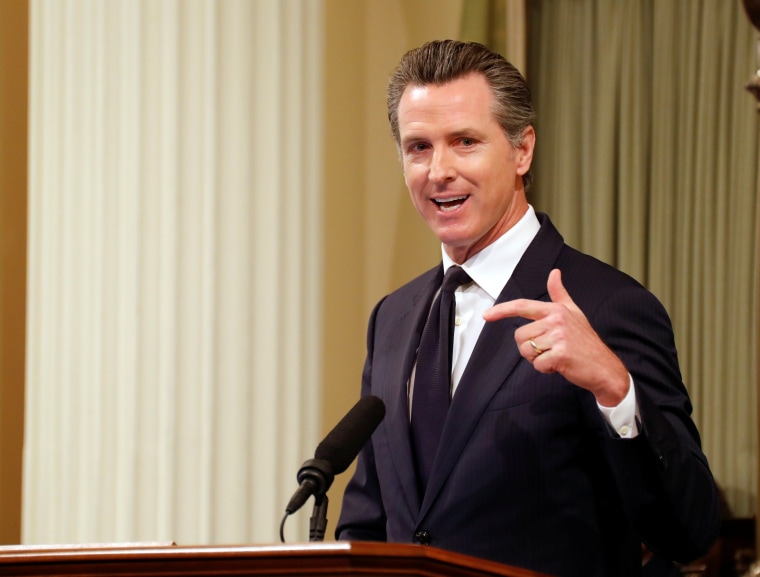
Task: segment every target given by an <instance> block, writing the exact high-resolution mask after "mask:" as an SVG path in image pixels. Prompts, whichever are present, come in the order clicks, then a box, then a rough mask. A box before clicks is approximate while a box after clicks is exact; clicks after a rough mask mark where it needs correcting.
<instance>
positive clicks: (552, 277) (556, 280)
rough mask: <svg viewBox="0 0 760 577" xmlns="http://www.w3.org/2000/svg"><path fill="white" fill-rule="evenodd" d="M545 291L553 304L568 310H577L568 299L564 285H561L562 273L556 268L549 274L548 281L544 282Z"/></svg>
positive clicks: (573, 303) (568, 295) (571, 300)
mask: <svg viewBox="0 0 760 577" xmlns="http://www.w3.org/2000/svg"><path fill="white" fill-rule="evenodd" d="M546 289H547V290H548V291H549V298H550V299H552V302H553V303H560V304H563V305H565V306H568V307H570V308H574V309H575V308H578V307H576V306H575V302H573V299H571V298H570V294H569V293H568V292H567V289H566V288H565V285H563V284H562V273H561V272H560V270H559V269H558V268H555V269H553V270H552V271H551V272H550V273H549V280H548V281H546Z"/></svg>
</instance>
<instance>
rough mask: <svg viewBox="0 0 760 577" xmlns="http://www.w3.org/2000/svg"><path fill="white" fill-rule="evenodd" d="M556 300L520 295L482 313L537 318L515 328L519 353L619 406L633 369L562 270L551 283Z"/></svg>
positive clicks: (556, 271)
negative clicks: (568, 286)
mask: <svg viewBox="0 0 760 577" xmlns="http://www.w3.org/2000/svg"><path fill="white" fill-rule="evenodd" d="M546 287H547V289H548V291H549V298H551V302H548V303H547V302H542V301H533V300H528V299H517V300H513V301H509V302H506V303H501V304H498V305H495V306H493V307H491V308H490V309H488V310H487V311H486V312H485V313H483V318H484V319H485V320H486V321H497V320H500V319H505V318H508V317H523V318H526V319H530V320H532V321H533V322H532V323H528V324H527V325H524V326H522V327H520V328H519V329H517V330H516V331H515V341H516V342H517V348H518V349H519V351H520V354H521V355H522V356H523V357H525V358H526V359H527V360H528V361H530V362H531V363H533V367H534V368H535V369H536V370H537V371H539V372H541V373H555V372H556V373H559V374H561V375H562V376H563V377H565V378H566V379H567V380H568V381H570V382H571V383H573V384H575V385H577V386H579V387H582V388H584V389H588V390H589V391H591V392H592V393H593V394H594V396H595V397H596V400H597V402H598V403H599V404H600V405H602V406H605V407H614V406H616V405H618V404H619V403H620V402H621V401H622V400H623V398H625V395H626V393H627V392H628V387H629V385H630V382H629V377H628V370H627V369H626V368H625V365H623V362H622V361H621V360H620V358H619V357H618V356H617V355H616V354H615V353H613V352H612V351H611V350H610V349H609V347H607V345H605V344H604V343H603V342H602V339H600V338H599V335H597V334H596V331H594V329H593V328H591V325H590V324H589V322H588V319H586V315H584V314H583V312H582V311H581V310H580V309H579V308H578V306H577V305H576V304H575V303H574V302H573V299H571V298H570V295H569V294H568V292H567V290H565V286H564V285H563V284H562V275H561V273H560V271H559V269H554V270H553V271H551V273H549V280H548V281H547V283H546Z"/></svg>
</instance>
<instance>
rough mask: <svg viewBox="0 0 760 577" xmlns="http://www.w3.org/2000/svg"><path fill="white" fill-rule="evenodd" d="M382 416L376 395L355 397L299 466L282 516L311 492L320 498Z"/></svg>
mask: <svg viewBox="0 0 760 577" xmlns="http://www.w3.org/2000/svg"><path fill="white" fill-rule="evenodd" d="M384 417H385V403H383V401H381V400H380V399H379V398H378V397H375V396H371V395H370V396H367V397H362V398H361V399H359V402H357V403H356V404H355V405H354V406H353V408H352V409H351V410H350V411H348V413H346V415H345V416H344V417H343V418H342V419H341V420H340V421H339V422H338V424H337V425H335V427H333V430H332V431H330V432H329V433H327V436H326V437H325V438H324V439H323V440H322V442H321V443H320V444H319V445H317V449H316V451H314V458H313V459H309V460H308V461H306V462H304V464H303V465H302V466H301V469H300V470H299V471H298V475H297V479H298V483H299V484H300V486H299V487H298V490H297V491H296V492H295V493H294V494H293V496H292V497H291V498H290V501H289V502H288V505H287V507H286V508H285V513H286V516H287V515H290V514H292V513H295V512H296V511H298V509H300V508H301V507H302V506H303V504H304V503H306V500H307V499H308V498H309V497H310V496H311V495H315V496H316V497H317V498H320V497H322V496H323V495H324V494H325V493H327V490H328V489H329V488H330V485H332V482H333V480H334V479H335V475H339V474H340V473H342V472H343V471H345V470H346V469H348V466H349V465H350V464H351V463H352V462H353V460H354V459H355V458H356V456H357V455H358V454H359V451H361V448H362V447H363V446H364V445H365V443H366V442H367V441H369V438H370V437H371V436H372V433H374V432H375V429H376V428H377V426H378V425H379V424H380V422H381V421H382V420H383V418H384Z"/></svg>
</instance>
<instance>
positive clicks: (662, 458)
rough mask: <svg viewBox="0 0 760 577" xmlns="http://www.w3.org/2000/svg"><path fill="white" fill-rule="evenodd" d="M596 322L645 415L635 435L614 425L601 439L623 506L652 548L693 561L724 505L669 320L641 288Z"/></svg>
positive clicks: (610, 303) (612, 302)
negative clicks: (623, 436)
mask: <svg viewBox="0 0 760 577" xmlns="http://www.w3.org/2000/svg"><path fill="white" fill-rule="evenodd" d="M592 324H595V328H596V330H597V332H598V333H599V334H600V336H601V337H602V339H603V340H605V342H606V343H607V345H608V346H610V348H612V349H613V350H614V351H615V352H616V353H617V354H618V355H619V356H620V358H621V359H622V360H623V363H624V364H625V365H626V367H627V368H628V370H629V371H630V373H631V375H632V377H633V381H634V386H635V388H636V398H637V402H638V405H639V412H640V416H641V423H640V430H641V432H640V435H639V436H638V437H637V438H635V439H620V438H619V437H618V436H617V435H616V434H615V433H614V432H612V431H610V433H609V435H608V436H607V437H606V439H605V440H604V442H603V449H604V451H605V453H606V455H607V458H608V461H609V463H610V465H611V470H612V472H613V475H614V477H615V479H616V482H617V485H618V491H619V492H620V495H621V498H622V501H623V507H624V509H625V510H626V512H627V515H628V517H629V519H630V521H631V523H632V525H633V527H634V529H635V530H636V531H637V533H638V534H639V535H640V537H641V540H642V541H643V542H645V543H646V544H647V546H649V548H650V549H652V550H653V551H656V552H658V553H660V554H661V555H663V556H665V557H667V558H670V559H673V560H676V561H681V562H687V561H690V560H692V559H694V558H696V557H698V556H700V555H703V554H705V553H706V552H707V551H708V549H709V547H710V546H711V544H712V543H713V542H714V540H715V538H716V537H717V531H718V527H719V510H720V506H719V495H718V490H717V487H716V485H715V482H714V480H713V477H712V474H711V472H710V468H709V465H708V463H707V459H706V457H705V455H704V454H703V452H702V450H701V446H700V438H699V433H698V431H697V429H696V427H695V425H694V423H693V421H692V420H691V416H690V415H691V410H692V407H691V403H690V401H689V397H688V394H687V392H686V389H685V387H684V385H683V384H682V381H681V374H680V370H679V368H678V359H677V354H676V347H675V343H674V337H673V332H672V328H671V323H670V319H669V318H668V315H667V313H666V311H665V309H664V308H663V306H662V305H661V304H660V302H659V301H658V300H657V299H656V298H655V297H654V296H653V295H652V294H651V293H649V292H648V291H646V290H645V289H643V287H640V286H639V287H628V288H624V289H622V290H619V291H615V292H614V293H613V294H612V295H611V296H610V297H609V298H608V299H606V301H605V302H604V303H603V304H602V305H601V306H599V307H598V309H597V311H596V312H595V313H594V320H593V323H592Z"/></svg>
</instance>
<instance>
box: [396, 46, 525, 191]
mask: <svg viewBox="0 0 760 577" xmlns="http://www.w3.org/2000/svg"><path fill="white" fill-rule="evenodd" d="M469 74H481V75H483V77H484V78H485V79H486V81H487V82H488V85H489V86H490V87H491V91H492V93H493V96H494V109H493V115H494V118H495V119H496V120H497V122H498V123H499V124H500V125H501V127H502V129H503V130H504V134H506V136H507V138H508V139H509V141H510V142H511V143H512V146H515V147H518V146H520V145H521V144H522V137H523V133H524V132H525V129H526V128H528V127H529V126H532V125H533V123H534V121H535V114H534V112H533V105H532V103H531V96H530V88H529V87H528V83H527V82H526V80H525V78H524V77H523V75H522V74H520V71H519V70H517V68H515V67H514V66H513V65H512V64H511V63H510V62H508V61H507V60H506V59H505V58H504V57H503V56H502V55H501V54H498V53H496V52H494V51H493V50H491V49H489V48H487V47H486V46H483V45H482V44H478V43H477V42H461V41H458V40H434V41H432V42H427V43H425V44H423V45H422V46H420V47H419V48H414V49H413V50H410V51H409V52H407V53H406V54H404V56H403V57H402V58H401V61H400V62H399V64H398V66H397V67H396V70H395V71H394V72H393V75H392V76H391V78H390V81H389V82H388V89H387V94H388V121H389V122H390V125H391V132H392V134H393V138H394V140H395V141H396V145H400V143H401V136H400V134H399V128H398V105H399V102H400V101H401V96H402V95H403V94H404V91H405V90H406V88H407V87H408V86H427V85H430V84H436V85H442V84H446V83H448V82H451V81H453V80H458V79H459V78H462V77H464V76H467V75H469ZM530 182H531V175H530V172H528V173H527V174H525V175H523V184H524V186H525V190H526V191H527V190H528V189H529V188H530Z"/></svg>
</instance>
